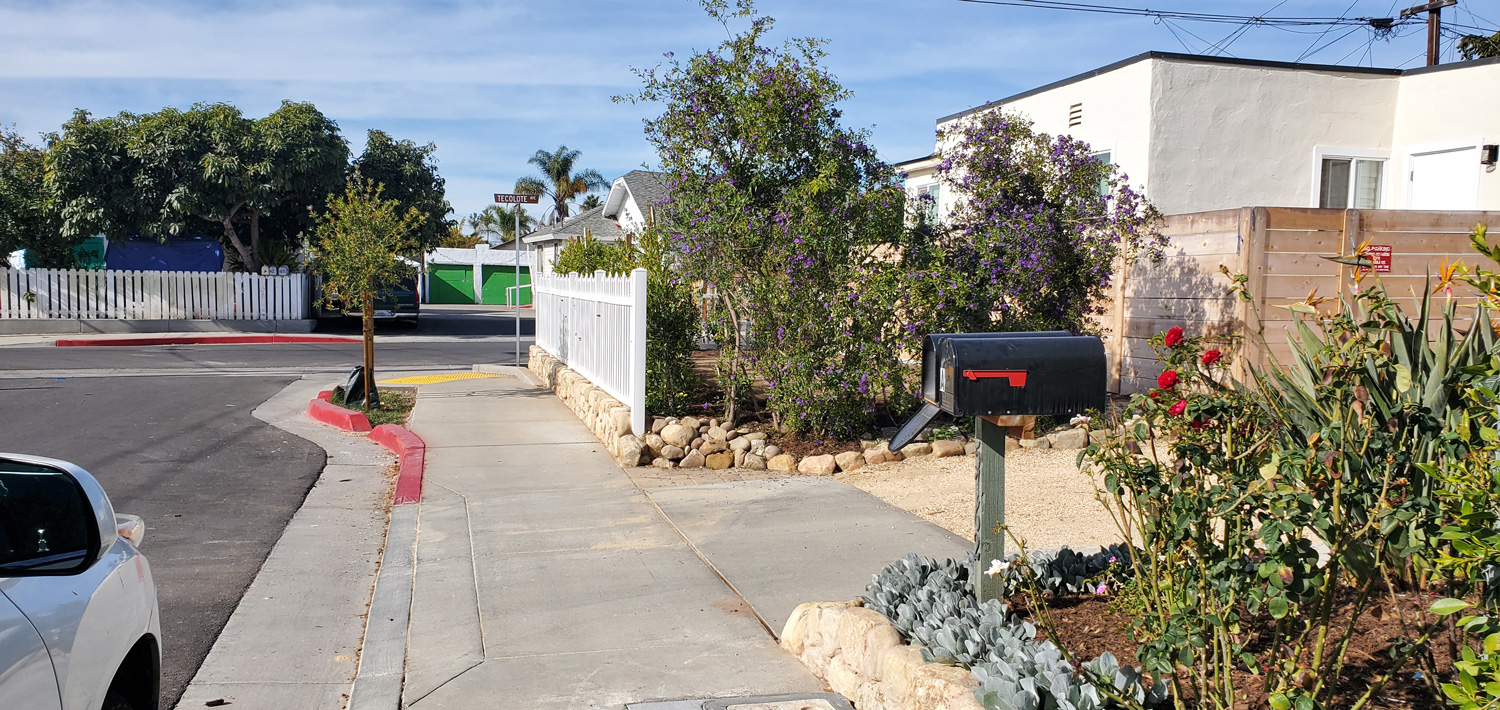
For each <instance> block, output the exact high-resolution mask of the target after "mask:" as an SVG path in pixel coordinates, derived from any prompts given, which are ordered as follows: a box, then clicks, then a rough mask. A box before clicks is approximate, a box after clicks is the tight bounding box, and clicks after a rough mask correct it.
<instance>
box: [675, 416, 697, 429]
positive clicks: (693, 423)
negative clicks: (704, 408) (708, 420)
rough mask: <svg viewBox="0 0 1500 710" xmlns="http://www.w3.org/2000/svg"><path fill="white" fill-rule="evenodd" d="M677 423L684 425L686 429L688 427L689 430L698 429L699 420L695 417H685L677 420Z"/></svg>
mask: <svg viewBox="0 0 1500 710" xmlns="http://www.w3.org/2000/svg"><path fill="white" fill-rule="evenodd" d="M677 423H678V424H680V425H682V427H683V428H684V429H687V430H688V431H694V432H696V431H698V420H697V419H695V418H693V417H683V418H681V419H679V420H677Z"/></svg>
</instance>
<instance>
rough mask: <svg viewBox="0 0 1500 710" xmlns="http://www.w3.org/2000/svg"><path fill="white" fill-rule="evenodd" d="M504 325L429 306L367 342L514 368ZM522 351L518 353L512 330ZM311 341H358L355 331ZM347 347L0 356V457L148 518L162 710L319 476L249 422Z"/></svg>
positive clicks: (404, 366) (345, 365)
mask: <svg viewBox="0 0 1500 710" xmlns="http://www.w3.org/2000/svg"><path fill="white" fill-rule="evenodd" d="M513 323H514V320H513V319H512V315H511V313H510V312H508V311H502V310H500V309H494V308H476V307H462V306H459V307H451V306H450V307H438V308H432V309H425V310H424V312H423V315H422V320H421V324H420V326H419V327H418V328H415V329H413V328H410V327H407V326H401V325H397V324H389V325H382V326H381V327H380V328H379V329H378V330H377V342H376V369H377V373H382V372H394V371H399V370H455V369H456V370H467V369H469V367H470V366H471V365H473V364H474V363H507V364H508V363H512V362H515V361H516V351H515V347H514V344H513V342H514V341H513V340H512V337H510V336H511V335H512V334H513V333H514V332H515V330H514V325H513ZM521 324H522V327H521V332H522V335H523V338H522V340H521V352H525V348H526V347H527V346H528V345H530V342H531V338H530V337H529V336H530V334H531V321H530V319H523V320H522V322H521ZM331 325H332V327H329V328H320V331H332V332H335V333H339V332H344V333H358V324H357V323H343V324H331ZM361 352H362V351H361V346H360V344H359V343H348V344H343V343H339V344H274V345H169V346H142V347H67V348H60V347H55V346H52V345H25V346H5V347H0V451H7V452H17V453H29V454H37V455H42V456H50V457H54V458H60V459H64V460H68V461H72V462H74V463H76V464H78V465H80V466H83V467H84V468H85V469H87V470H88V471H89V472H90V473H92V474H94V475H95V476H96V477H98V478H99V480H100V481H101V482H102V483H103V484H104V486H105V489H106V490H107V491H108V492H109V496H110V500H111V501H112V502H113V503H114V505H115V508H116V509H117V510H119V511H120V512H125V513H133V514H136V515H140V516H141V517H143V518H145V520H146V526H147V533H146V540H145V545H144V552H145V554H146V557H147V559H149V560H150V562H151V566H152V570H153V572H154V575H155V577H156V584H157V590H158V593H159V594H160V604H161V616H162V636H163V639H162V645H163V666H164V667H163V678H162V707H172V706H173V705H175V704H176V702H177V699H178V697H179V696H180V695H181V693H182V691H183V689H184V688H185V687H186V686H187V684H188V681H190V680H191V679H192V677H193V674H194V673H196V672H197V670H198V667H199V665H201V664H202V662H203V659H204V657H205V656H206V655H207V654H208V651H209V649H210V648H211V647H212V646H213V643H214V640H215V639H217V638H218V635H219V632H220V631H221V630H222V629H223V628H224V624H225V623H226V622H227V621H228V620H229V616H230V615H231V614H232V613H233V612H234V609H235V607H236V606H237V605H238V604H239V601H240V597H241V596H243V594H244V591H245V589H246V588H247V587H248V586H249V585H250V582H251V581H252V580H253V579H254V578H255V574H256V572H257V571H258V570H259V569H260V565H261V564H262V563H263V562H264V561H265V559H266V557H267V555H269V554H270V551H271V548H272V547H273V546H274V545H275V544H276V541H277V540H278V539H279V538H280V537H281V533H282V530H283V529H284V528H285V527H286V524H287V522H288V521H289V520H290V519H291V517H292V514H293V513H295V512H296V510H297V508H299V507H300V506H301V504H302V500H303V498H304V497H305V496H306V495H307V491H308V490H309V489H310V488H311V487H312V484H313V482H314V481H315V480H316V479H317V476H318V473H319V472H320V471H321V470H322V468H323V465H324V453H323V450H322V449H321V448H319V447H318V446H316V445H315V444H312V443H311V442H308V441H306V440H304V439H301V438H298V437H295V436H292V435H290V434H287V433H285V432H283V431H281V430H280V429H277V428H275V427H272V426H270V425H269V424H265V423H263V422H261V421H260V420H258V419H255V418H254V417H252V416H251V411H253V410H254V409H255V407H257V406H258V405H259V404H260V403H261V402H264V401H265V400H266V399H268V398H269V397H271V396H272V395H274V394H276V393H277V392H278V391H280V390H281V389H282V388H283V387H285V386H286V385H287V384H288V383H289V382H291V381H292V380H294V379H296V378H298V377H301V376H303V375H304V374H311V373H327V374H328V375H329V377H330V382H333V381H337V380H338V379H339V377H340V376H341V375H342V374H343V373H345V372H347V371H348V370H349V369H350V368H352V367H353V366H354V365H356V364H359V363H360V362H361V359H362V355H361Z"/></svg>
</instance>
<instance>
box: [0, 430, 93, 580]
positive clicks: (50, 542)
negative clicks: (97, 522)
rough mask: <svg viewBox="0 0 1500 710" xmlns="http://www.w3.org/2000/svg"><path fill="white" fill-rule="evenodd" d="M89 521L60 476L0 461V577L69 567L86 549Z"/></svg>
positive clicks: (78, 494)
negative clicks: (14, 572)
mask: <svg viewBox="0 0 1500 710" xmlns="http://www.w3.org/2000/svg"><path fill="white" fill-rule="evenodd" d="M91 519H92V516H91V515H90V513H89V510H88V504H87V503H86V502H85V500H84V495H83V491H82V490H80V489H79V487H78V484H77V483H76V482H74V481H73V479H72V478H71V477H69V476H68V475H67V474H66V473H63V472H62V471H58V470H56V469H52V468H48V467H45V466H37V465H33V464H27V463H21V462H19V461H8V460H4V459H0V574H3V573H4V572H5V571H6V570H20V569H26V570H33V571H35V570H47V569H56V570H65V569H69V568H71V567H73V566H75V565H76V564H77V563H78V561H79V559H80V558H81V557H82V556H84V555H85V554H86V553H87V551H88V547H89V521H90V520H91Z"/></svg>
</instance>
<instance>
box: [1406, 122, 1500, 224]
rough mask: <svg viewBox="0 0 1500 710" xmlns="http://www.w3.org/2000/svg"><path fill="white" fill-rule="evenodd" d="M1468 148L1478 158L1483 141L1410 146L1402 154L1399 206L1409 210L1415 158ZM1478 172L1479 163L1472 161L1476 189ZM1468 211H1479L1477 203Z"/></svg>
mask: <svg viewBox="0 0 1500 710" xmlns="http://www.w3.org/2000/svg"><path fill="white" fill-rule="evenodd" d="M1470 148H1473V149H1474V151H1475V153H1476V155H1475V156H1474V157H1475V158H1478V157H1479V156H1478V155H1477V153H1478V152H1479V151H1482V150H1484V141H1483V140H1482V139H1479V138H1475V139H1474V140H1462V141H1454V142H1452V143H1427V144H1423V145H1415V146H1410V147H1408V148H1407V149H1406V150H1405V151H1403V153H1404V154H1405V155H1403V156H1402V158H1403V161H1404V164H1403V165H1402V166H1401V169H1402V171H1403V172H1405V173H1406V176H1405V177H1403V178H1401V206H1402V207H1405V208H1407V209H1411V198H1412V187H1413V185H1412V178H1413V177H1414V176H1413V175H1412V172H1413V171H1412V167H1411V163H1412V159H1413V158H1415V157H1417V156H1419V155H1431V154H1433V153H1448V152H1452V151H1455V150H1468V149H1470ZM1480 172H1481V169H1480V166H1479V161H1478V160H1475V161H1474V174H1473V177H1474V183H1475V185H1476V187H1477V186H1478V183H1479V173H1480ZM1478 194H1479V191H1478V190H1477V189H1476V190H1475V195H1476V196H1477V195H1478ZM1469 209H1475V210H1477V209H1479V205H1478V202H1476V203H1475V205H1474V206H1473V207H1471V208H1469Z"/></svg>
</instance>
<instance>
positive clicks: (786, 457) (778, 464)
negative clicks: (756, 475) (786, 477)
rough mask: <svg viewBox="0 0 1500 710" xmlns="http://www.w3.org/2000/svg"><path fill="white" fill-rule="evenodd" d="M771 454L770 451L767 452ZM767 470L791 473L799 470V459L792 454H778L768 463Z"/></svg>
mask: <svg viewBox="0 0 1500 710" xmlns="http://www.w3.org/2000/svg"><path fill="white" fill-rule="evenodd" d="M767 452H768V453H769V449H768V450H767ZM766 468H768V469H770V470H772V471H785V472H787V473H791V472H792V471H795V470H797V457H795V456H793V455H791V454H777V455H775V456H772V457H771V458H770V460H768V461H766Z"/></svg>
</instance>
